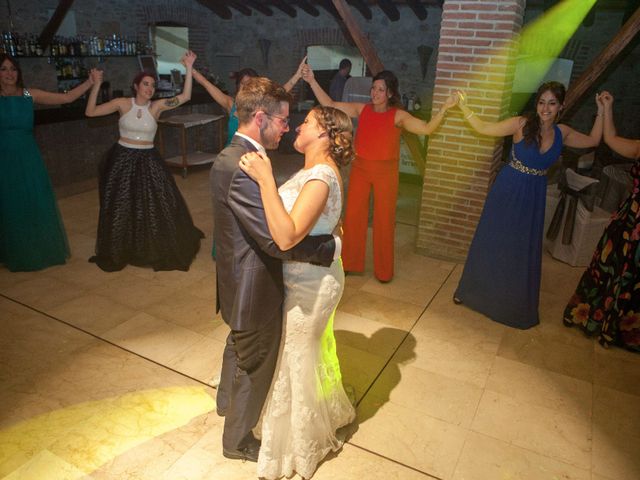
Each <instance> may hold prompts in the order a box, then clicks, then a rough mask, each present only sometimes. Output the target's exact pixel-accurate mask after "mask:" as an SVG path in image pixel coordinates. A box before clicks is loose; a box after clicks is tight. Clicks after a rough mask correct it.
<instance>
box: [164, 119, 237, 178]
mask: <svg viewBox="0 0 640 480" xmlns="http://www.w3.org/2000/svg"><path fill="white" fill-rule="evenodd" d="M224 118H225V116H224V115H207V114H204V113H189V114H186V115H173V116H171V117H167V118H161V119H160V120H159V121H158V124H159V126H160V128H159V132H158V134H159V149H160V155H161V156H162V157H163V158H164V154H165V151H166V150H165V145H164V140H165V139H164V135H163V129H164V128H167V127H177V128H179V129H180V152H181V153H180V155H176V156H174V157H171V158H167V159H165V162H166V163H167V164H168V165H171V166H173V167H182V176H183V177H185V178H186V176H187V169H188V168H189V167H190V166H193V165H205V164H207V163H212V162H213V160H214V159H215V157H216V154H217V153H218V152H217V151H216V152H204V151H202V141H201V140H202V139H201V136H200V134H201V133H202V132H201V130H202V128H201V127H203V126H206V125H213V127H214V135H215V136H216V138H217V144H216V146H217V148H218V151H219V150H220V149H222V146H223V145H224V138H223V133H224V129H223V124H222V122H221V120H222V119H224ZM194 127H198V128H197V129H196V150H195V151H192V152H189V149H188V147H187V130H188V129H190V128H194Z"/></svg>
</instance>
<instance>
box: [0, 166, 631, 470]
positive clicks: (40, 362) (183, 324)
mask: <svg viewBox="0 0 640 480" xmlns="http://www.w3.org/2000/svg"><path fill="white" fill-rule="evenodd" d="M207 176H208V175H207V171H206V169H203V170H200V171H195V172H193V173H191V174H190V175H189V177H188V178H187V179H182V178H180V177H176V180H177V182H178V184H179V186H180V188H181V189H182V191H183V192H184V195H185V197H186V199H187V202H188V203H189V206H190V208H191V211H192V214H193V216H194V220H195V222H196V224H197V225H198V226H199V227H200V228H201V229H202V230H204V231H205V232H206V233H207V238H206V240H205V241H204V244H203V246H202V250H201V252H200V254H199V255H198V257H197V259H196V260H195V262H194V264H193V266H192V268H191V269H190V271H189V272H187V273H185V272H157V273H155V272H153V271H150V270H145V269H140V268H135V267H127V268H126V269H125V270H123V271H121V272H117V273H104V272H102V271H101V270H99V269H98V268H97V267H96V266H95V265H93V264H90V263H88V262H87V258H88V257H89V256H90V255H91V253H92V250H93V245H94V239H95V231H96V220H97V213H98V196H97V192H96V191H90V192H87V193H83V194H80V195H75V196H73V197H69V198H65V199H62V200H60V202H59V203H60V208H61V210H62V213H63V216H64V220H65V224H66V227H67V231H68V234H69V240H70V243H71V248H72V252H73V257H72V258H71V260H70V261H69V263H68V264H67V265H64V266H60V267H53V268H49V269H47V270H44V271H41V272H37V273H10V272H8V271H6V270H5V269H0V329H1V333H0V478H4V479H7V480H16V479H24V480H27V479H29V480H30V479H37V480H62V479H65V480H67V479H69V480H75V479H96V480H98V479H105V480H106V479H109V480H111V479H112V480H116V479H117V480H201V479H202V480H205V479H207V480H209V479H225V480H226V479H240V480H242V479H251V478H255V465H254V464H252V463H242V462H239V461H232V460H227V459H225V458H224V457H223V456H222V452H221V444H220V439H221V428H222V419H221V418H219V417H218V416H216V414H215V413H214V412H213V411H212V409H213V408H214V403H213V397H214V395H215V389H214V388H212V387H211V386H209V384H210V383H211V382H212V381H213V379H214V377H215V376H216V374H217V372H218V370H219V367H220V362H221V354H222V349H223V341H224V338H225V336H226V332H227V328H226V326H225V325H224V324H223V322H222V320H221V319H220V318H219V317H215V316H214V286H215V265H214V263H213V262H212V260H211V258H210V255H209V252H210V250H211V235H210V232H211V229H212V219H211V207H210V205H211V202H210V198H209V189H208V182H207ZM401 190H402V195H401V199H400V202H399V212H398V221H399V225H398V228H397V259H398V265H397V276H396V278H395V279H394V280H393V282H391V283H389V284H380V283H378V282H377V281H376V280H374V279H373V278H372V275H371V267H370V266H369V269H368V270H367V272H366V273H365V275H363V276H348V277H347V287H346V290H345V294H344V297H343V300H342V303H341V305H340V307H339V311H338V315H337V317H336V322H335V326H336V338H337V341H338V346H339V351H338V353H339V356H340V361H341V364H342V369H343V374H344V380H345V382H346V383H348V384H350V385H351V386H353V388H354V389H355V392H356V396H357V399H358V401H359V406H358V425H357V429H356V431H355V432H354V433H353V436H352V437H351V438H350V440H349V442H348V444H346V445H345V447H344V448H343V450H342V451H340V452H339V453H338V454H337V455H335V456H332V457H331V458H328V459H327V460H326V461H325V462H324V463H323V464H322V465H321V466H320V468H319V469H318V471H317V473H316V475H315V476H314V478H315V479H341V480H342V479H345V480H349V479H380V480H392V479H397V480H414V479H415V480H419V479H428V478H441V479H447V480H449V479H451V480H485V479H487V480H494V479H495V480H512V479H513V480H529V479H540V480H546V479H562V480H568V479H571V480H583V479H584V480H588V479H591V480H607V479H608V480H633V479H636V480H637V479H638V478H640V455H638V445H640V407H639V406H640V356H638V355H634V354H631V353H628V352H625V351H621V350H617V349H611V350H604V349H602V348H601V347H600V346H598V345H597V344H596V343H595V342H594V341H593V340H590V339H587V338H585V337H584V336H583V335H582V334H580V333H579V332H578V331H575V330H571V329H566V328H564V327H563V326H562V325H561V322H560V314H561V311H562V309H563V307H564V303H565V301H566V300H567V299H568V298H569V296H570V294H571V293H572V289H573V288H574V286H575V284H576V282H577V280H578V278H579V276H580V274H581V272H582V270H581V269H579V268H571V267H569V266H567V265H565V264H562V263H560V262H557V261H555V260H553V259H551V258H549V257H545V258H544V263H543V282H542V299H541V317H542V318H541V322H542V323H541V325H540V326H538V327H536V328H534V329H531V330H528V331H519V330H513V329H509V328H507V327H503V326H502V325H499V324H496V323H494V322H492V321H490V320H488V319H486V318H484V317H482V316H481V315H479V314H476V313H474V312H472V311H470V310H468V309H466V308H464V307H462V306H457V305H454V304H453V303H452V301H451V297H452V294H453V291H454V288H455V286H456V282H457V281H458V278H459V276H460V272H461V267H460V265H456V264H454V263H448V262H445V261H441V260H434V259H432V258H427V257H423V256H420V255H417V254H415V253H414V252H413V245H414V236H415V219H416V217H417V210H416V209H417V205H418V200H417V197H418V195H419V191H420V188H419V187H417V186H415V185H402V189H401ZM369 262H370V259H369ZM369 265H370V263H369Z"/></svg>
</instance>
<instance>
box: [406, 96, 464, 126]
mask: <svg viewBox="0 0 640 480" xmlns="http://www.w3.org/2000/svg"><path fill="white" fill-rule="evenodd" d="M457 103H458V95H456V94H453V95H451V96H450V97H449V98H447V100H446V101H445V102H444V104H443V105H442V107H441V108H440V110H438V111H437V112H436V114H435V115H433V116H432V117H431V120H429V121H428V122H425V121H424V120H421V119H419V118H417V117H414V116H413V115H411V114H410V113H408V112H405V111H404V110H397V111H396V117H395V121H396V122H395V123H396V126H397V127H400V128H403V129H405V130H407V131H408V132H411V133H415V134H417V135H431V133H432V132H433V131H434V130H435V129H436V128H438V127H439V126H440V123H441V122H442V119H443V118H444V116H445V113H446V112H447V110H449V109H450V108H451V107H453V106H455V105H456V104H457Z"/></svg>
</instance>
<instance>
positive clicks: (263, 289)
mask: <svg viewBox="0 0 640 480" xmlns="http://www.w3.org/2000/svg"><path fill="white" fill-rule="evenodd" d="M248 151H255V148H254V147H253V145H252V144H251V143H250V142H248V141H247V140H245V139H244V138H242V137H240V136H238V135H236V136H234V137H233V139H232V141H231V143H230V144H229V145H228V146H227V147H226V148H225V149H224V150H223V151H222V152H221V153H220V154H219V155H218V158H217V159H216V160H215V162H214V164H213V167H212V172H211V186H212V193H213V203H214V217H215V218H214V220H215V242H216V311H221V313H222V318H223V319H224V321H225V322H226V323H227V324H228V325H229V326H230V327H231V329H232V330H253V329H255V328H256V327H257V325H259V322H260V320H261V319H262V318H270V317H271V318H274V315H275V318H281V314H279V315H277V312H278V311H280V310H281V308H282V303H283V300H284V285H283V281H282V260H297V261H305V262H312V263H316V264H319V265H324V266H329V265H331V263H332V261H333V255H334V252H335V240H334V238H333V236H332V235H319V236H313V237H312V236H309V237H306V238H305V239H304V240H303V241H302V242H300V243H299V244H298V245H296V246H295V247H294V248H292V249H290V250H287V251H282V250H280V249H279V248H278V246H277V245H276V244H275V242H274V241H273V239H272V238H271V234H270V233H269V228H268V226H267V219H266V217H265V213H264V206H263V204H262V199H261V197H260V188H259V186H258V184H257V183H256V182H254V181H253V180H252V179H251V178H250V177H249V176H248V175H247V174H245V173H244V172H243V171H242V170H240V168H239V167H238V162H239V160H240V157H241V156H242V155H243V154H244V153H246V152H248Z"/></svg>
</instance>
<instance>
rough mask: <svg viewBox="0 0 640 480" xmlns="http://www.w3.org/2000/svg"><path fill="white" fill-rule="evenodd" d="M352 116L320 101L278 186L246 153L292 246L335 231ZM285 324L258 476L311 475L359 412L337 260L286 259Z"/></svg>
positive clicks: (274, 226)
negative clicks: (344, 356)
mask: <svg viewBox="0 0 640 480" xmlns="http://www.w3.org/2000/svg"><path fill="white" fill-rule="evenodd" d="M351 139H352V124H351V120H350V119H349V117H348V116H347V115H346V114H344V113H343V112H341V111H340V110H337V109H334V108H331V107H316V108H314V109H313V110H311V112H310V113H309V115H307V117H306V119H305V121H304V123H303V124H302V125H301V126H300V127H299V128H298V136H297V138H296V141H295V143H294V146H295V148H296V150H298V151H299V152H301V153H304V155H305V165H304V168H303V169H302V170H300V171H299V172H298V173H296V174H295V175H294V176H293V177H291V178H290V179H289V180H288V181H287V182H286V183H284V184H283V185H282V186H281V187H280V189H279V190H278V189H277V188H276V184H275V180H274V178H273V174H272V171H271V164H270V161H269V159H268V157H266V156H265V155H261V154H258V153H257V152H250V153H247V154H246V155H244V156H243V157H242V159H241V160H240V168H242V170H244V171H245V172H246V173H247V174H248V175H250V176H251V177H252V178H253V179H254V180H256V181H257V182H258V184H259V185H260V191H261V195H262V201H263V203H264V207H265V214H266V217H267V223H268V225H269V231H270V232H271V235H272V237H273V239H274V241H275V242H276V243H277V244H278V246H279V247H280V248H281V249H283V250H287V249H289V248H291V247H292V246H294V245H295V244H296V243H298V242H299V241H300V240H302V239H303V238H304V237H305V236H306V235H309V234H311V235H315V234H323V233H331V232H333V231H334V229H335V228H336V226H337V225H338V223H339V221H340V215H341V211H342V197H343V192H342V180H341V177H340V170H339V167H340V166H342V165H344V164H346V163H347V162H348V161H350V160H351V159H352V158H353V155H354V153H353V147H352V142H351ZM283 268H284V281H285V304H284V325H283V326H284V328H283V334H282V342H281V344H280V353H279V357H278V364H277V366H276V371H275V374H274V378H273V382H272V384H271V391H270V392H269V395H268V396H267V401H266V403H265V405H264V408H263V410H262V419H261V422H260V423H259V425H258V426H257V427H256V428H255V434H256V436H257V437H258V438H261V439H262V444H261V447H260V454H259V456H258V476H259V477H261V478H266V479H269V480H271V479H276V478H280V477H282V476H286V477H290V476H292V475H293V474H294V473H297V474H298V475H300V476H302V477H303V478H307V479H308V478H310V477H311V476H312V475H313V473H314V472H315V470H316V467H317V465H318V463H319V462H320V461H321V460H322V459H323V458H324V457H325V456H326V455H327V454H328V453H329V452H330V451H336V450H339V449H340V448H341V446H342V444H343V440H341V439H340V438H338V436H337V435H336V430H337V429H338V428H340V427H342V426H344V425H347V424H349V423H351V422H352V421H353V420H354V418H355V410H354V408H353V406H352V405H351V402H350V401H349V399H348V397H347V395H346V393H345V391H344V388H343V386H342V377H341V374H340V365H339V363H338V357H337V355H336V346H335V338H334V335H333V313H334V310H335V308H336V306H337V305H338V302H339V300H340V297H341V296H342V291H343V289H344V271H343V270H342V262H341V261H340V260H339V259H338V260H336V261H334V262H333V264H332V265H331V266H330V267H328V268H327V267H321V266H316V265H311V264H309V263H301V262H285V264H284V267H283Z"/></svg>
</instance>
